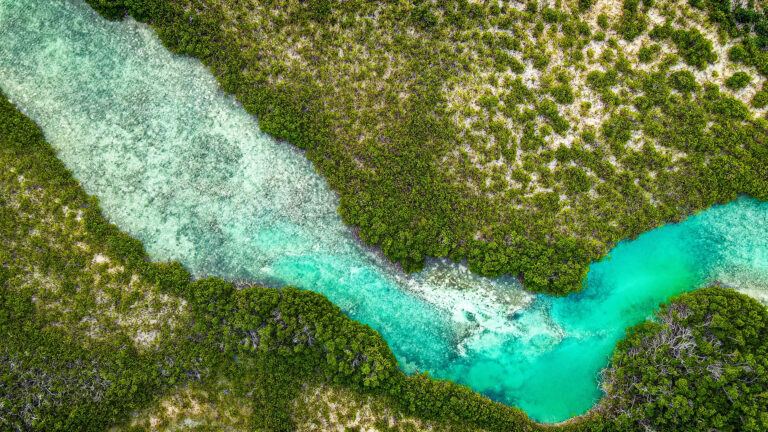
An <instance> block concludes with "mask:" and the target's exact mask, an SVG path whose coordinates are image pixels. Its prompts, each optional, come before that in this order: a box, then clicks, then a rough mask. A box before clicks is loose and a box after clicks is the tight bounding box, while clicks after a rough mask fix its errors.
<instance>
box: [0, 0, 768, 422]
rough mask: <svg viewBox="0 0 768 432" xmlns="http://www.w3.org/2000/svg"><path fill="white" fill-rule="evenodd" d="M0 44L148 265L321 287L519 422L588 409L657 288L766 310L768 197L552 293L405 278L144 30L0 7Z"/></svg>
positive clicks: (453, 273)
mask: <svg viewBox="0 0 768 432" xmlns="http://www.w3.org/2000/svg"><path fill="white" fill-rule="evenodd" d="M0 35H2V36H0V88H2V90H3V91H4V92H5V93H6V95H7V96H8V97H9V99H10V100H11V101H12V102H13V103H14V104H16V105H17V106H18V107H19V108H20V109H21V110H22V111H23V112H24V113H26V114H27V115H28V116H30V117H31V118H32V119H33V120H35V121H36V122H37V123H38V124H39V125H40V126H41V127H42V129H43V131H44V133H45V135H46V138H47V139H48V140H49V142H51V143H52V145H53V146H54V147H55V148H56V149H57V151H58V154H59V157H60V158H61V159H62V160H63V161H64V162H65V163H66V164H67V166H68V167H69V168H70V169H72V170H73V172H74V174H75V176H76V177H77V178H78V179H79V180H80V181H81V183H82V184H83V186H84V188H85V190H86V191H87V192H88V193H89V194H93V195H96V196H98V197H99V198H100V199H101V205H102V208H103V209H104V212H105V214H106V215H107V216H108V217H109V218H110V219H111V220H112V221H113V222H115V223H116V224H117V225H118V226H119V227H120V228H121V229H123V230H126V231H128V232H129V233H130V234H131V235H133V236H135V237H137V238H139V239H141V240H142V241H143V242H144V244H145V246H146V248H147V250H148V251H149V253H150V254H151V255H152V256H153V257H154V258H155V259H157V260H171V259H175V260H179V261H181V262H182V263H183V264H184V265H185V266H186V267H187V268H189V269H190V270H191V271H192V272H193V274H195V275H196V276H206V275H216V276H221V277H225V278H228V279H232V280H243V281H249V282H258V283H262V284H266V285H271V286H283V285H294V286H298V287H301V288H306V289H313V290H316V291H319V292H321V293H323V294H325V295H326V296H328V298H329V299H330V300H332V301H333V302H334V303H336V304H337V305H339V306H340V307H341V308H342V309H343V310H344V311H345V312H346V313H348V314H349V315H350V316H351V317H352V318H354V319H356V320H359V321H362V322H364V323H367V324H369V325H370V326H371V327H373V328H374V329H376V330H378V331H379V332H380V333H381V334H382V335H383V336H384V338H385V339H386V340H387V342H388V343H389V345H390V346H391V347H392V350H393V351H394V352H395V355H396V356H397V358H398V360H399V361H400V364H401V367H402V368H403V369H404V370H406V371H408V372H412V371H414V370H416V369H418V370H429V371H430V373H432V374H433V375H436V376H439V377H442V378H449V379H453V380H455V381H457V382H460V383H463V384H467V385H469V386H471V387H472V388H473V389H474V390H477V391H480V392H482V393H484V394H486V395H488V396H490V397H492V398H494V399H496V400H500V401H502V402H505V403H507V404H510V405H515V406H519V407H520V408H522V409H524V410H525V411H526V412H527V413H528V414H529V415H530V416H531V417H532V418H533V419H536V420H539V421H546V422H553V421H559V420H563V419H566V418H568V417H570V416H571V415H573V414H581V413H583V412H585V411H586V410H588V409H589V408H590V407H591V406H592V405H593V404H594V402H595V401H596V400H597V399H598V398H599V397H600V391H599V389H598V378H599V377H598V373H599V371H600V369H601V368H602V367H604V366H606V365H607V364H608V361H609V355H610V353H611V351H612V350H613V347H614V345H615V343H616V341H617V340H618V339H620V338H621V337H622V336H623V334H624V329H625V328H626V327H627V326H629V325H632V324H636V323H638V322H640V321H642V320H643V319H645V318H647V317H649V316H650V315H651V314H652V313H653V311H654V310H655V309H656V307H657V305H658V303H660V302H663V301H665V300H666V299H667V298H668V297H669V296H672V295H676V294H678V293H680V292H683V291H685V290H690V289H693V288H696V287H699V286H702V285H705V284H707V283H708V282H710V281H713V280H717V281H720V282H721V283H723V284H725V285H728V286H733V287H734V288H736V289H739V290H741V291H743V292H746V293H748V294H750V295H753V296H755V297H756V298H758V299H760V300H761V301H763V302H768V203H761V202H757V201H755V200H751V199H748V198H740V199H739V200H737V201H735V202H733V203H731V204H728V205H725V206H717V207H714V208H712V209H710V210H708V211H706V212H702V213H700V214H699V215H697V216H694V217H691V218H689V219H688V220H686V221H685V222H683V223H681V224H677V225H668V226H664V227H661V228H658V229H656V230H654V231H652V232H649V233H647V234H644V235H642V236H640V237H639V238H638V239H637V240H635V241H632V242H622V243H621V244H619V245H618V246H617V247H616V248H614V250H613V251H612V252H611V254H610V255H609V257H608V258H607V259H605V260H603V261H602V262H599V263H596V264H593V266H592V268H591V271H590V273H589V276H588V278H587V281H586V282H585V283H586V288H585V289H584V291H583V292H581V293H579V294H575V295H571V296H569V297H567V298H564V299H554V298H549V297H546V296H537V295H532V294H530V293H527V292H525V291H524V290H523V289H522V287H521V286H520V284H519V283H517V282H516V281H515V280H514V279H511V278H500V279H485V278H480V277H477V276H474V275H472V274H470V273H469V272H468V271H467V270H466V268H465V267H464V266H460V265H456V264H452V263H447V262H444V261H437V260H436V261H432V262H430V264H429V266H428V268H427V269H426V270H424V271H423V272H421V273H420V274H417V275H412V276H410V277H408V276H406V275H404V274H403V273H402V272H401V271H400V270H399V269H398V268H397V267H396V266H393V265H391V264H389V263H388V262H387V261H386V260H384V259H382V258H381V257H380V256H379V254H377V253H376V252H374V251H372V250H371V249H368V248H365V247H363V246H361V245H360V244H359V242H358V241H357V240H356V239H355V238H354V236H353V235H352V233H351V231H350V230H349V229H348V228H347V227H345V226H344V225H343V224H342V222H341V219H340V217H339V216H338V215H337V214H336V206H337V199H336V197H335V195H334V194H333V193H332V192H331V191H330V190H329V189H328V185H327V183H326V182H325V181H324V180H323V179H322V178H321V177H320V176H318V175H317V174H316V173H315V171H314V170H313V169H312V166H311V164H310V163H309V162H308V161H307V160H306V159H305V158H304V157H303V155H302V154H301V152H299V151H298V150H296V149H295V148H293V147H292V146H290V145H289V144H287V143H282V142H275V141H274V140H273V139H271V138H270V137H269V136H267V135H265V134H263V133H262V132H260V130H259V128H258V124H257V121H256V120H255V119H254V118H253V117H251V116H249V115H248V114H247V113H246V112H245V111H243V110H242V109H241V108H240V107H239V106H238V104H237V103H236V101H234V100H233V99H232V98H230V97H227V96H226V95H224V94H222V93H221V92H219V91H218V89H217V85H216V82H215V80H214V78H213V77H212V76H211V75H210V73H209V72H208V71H207V70H206V69H205V68H204V67H203V66H202V65H200V63H199V62H197V61H196V60H193V59H189V58H182V57H177V56H173V55H171V54H170V53H168V52H167V50H165V49H164V48H163V47H162V45H161V44H160V42H159V41H158V40H157V37H156V36H155V34H154V32H153V31H152V30H151V29H149V28H148V27H147V26H144V25H141V24H138V23H136V22H134V21H131V20H126V21H124V22H119V23H110V22H107V21H105V20H102V19H101V18H100V17H98V15H97V14H96V13H95V12H93V11H92V10H91V9H90V8H89V7H88V6H87V5H85V4H84V3H82V1H76V0H67V1H63V2H62V1H55V0H35V1H33V0H4V1H3V2H2V3H0Z"/></svg>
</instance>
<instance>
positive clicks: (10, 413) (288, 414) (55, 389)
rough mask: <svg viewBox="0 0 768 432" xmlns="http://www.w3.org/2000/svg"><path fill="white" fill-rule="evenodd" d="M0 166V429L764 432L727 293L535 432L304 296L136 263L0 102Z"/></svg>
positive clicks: (139, 252)
mask: <svg viewBox="0 0 768 432" xmlns="http://www.w3.org/2000/svg"><path fill="white" fill-rule="evenodd" d="M0 96H1V95H0ZM0 160H2V164H3V166H6V167H8V168H9V169H7V170H5V171H3V172H2V174H1V175H0V188H1V190H2V193H1V194H0V232H2V236H0V242H2V243H1V246H2V247H1V248H0V260H1V261H2V263H3V265H2V266H0V304H2V308H0V358H1V359H2V362H0V372H1V373H0V427H2V428H3V429H8V430H18V431H24V430H46V431H47V430H51V431H55V430H60V431H72V430H83V431H86V430H94V431H95V430H106V429H108V428H110V427H114V428H117V429H116V430H118V429H125V430H146V429H150V430H152V429H157V428H159V427H163V428H177V429H184V425H185V424H191V425H192V426H195V427H196V426H200V427H199V428H198V429H202V430H205V427H209V428H210V430H221V429H222V428H225V427H226V428H228V429H231V430H295V429H296V428H297V425H301V426H302V427H306V428H312V427H314V428H319V429H322V428H323V427H325V426H328V425H329V424H335V425H342V426H343V425H346V426H344V427H348V428H349V429H347V430H356V429H355V428H359V427H360V422H363V423H365V422H368V423H367V424H368V425H369V426H370V427H372V428H374V429H376V430H382V431H386V430H420V429H425V428H432V429H433V430H489V431H493V430H498V431H509V430H539V429H550V428H552V427H556V428H559V429H562V430H590V431H591V430H603V431H613V430H616V431H618V430H627V429H628V428H634V429H638V430H647V429H643V428H644V427H648V426H651V427H653V428H655V430H676V429H677V428H678V427H679V426H680V425H683V424H684V425H687V426H689V425H691V424H694V425H698V426H697V427H701V430H705V429H707V427H706V425H707V424H710V423H706V422H713V423H711V424H717V425H720V426H721V427H722V428H723V429H733V428H739V429H740V430H763V429H764V428H765V427H766V426H767V425H768V412H767V411H766V409H765V407H766V406H768V405H766V404H765V403H764V399H765V397H766V394H768V379H767V378H766V377H768V374H767V373H766V368H768V337H766V336H768V334H766V333H768V329H767V328H766V325H768V312H767V311H766V309H765V308H764V307H763V306H762V305H760V304H759V303H757V302H756V301H755V300H752V299H750V298H748V297H746V296H744V295H741V294H737V293H735V292H733V291H727V290H724V289H721V288H710V289H706V290H699V291H696V292H694V293H692V294H686V295H683V296H681V297H680V298H679V299H674V300H673V301H672V303H671V305H670V306H666V307H664V308H663V309H662V311H661V312H660V313H659V319H658V320H657V321H656V322H648V323H645V324H643V325H640V326H638V327H636V328H633V329H630V330H629V332H628V336H627V339H626V340H624V341H622V342H620V343H619V345H618V347H617V350H616V353H615V354H614V359H615V360H614V362H613V365H612V366H611V368H610V369H608V370H607V371H606V372H605V376H606V379H605V384H604V385H605V390H606V395H607V396H606V397H605V398H604V399H603V401H602V402H601V403H600V404H599V405H598V406H597V407H596V409H594V410H593V411H591V412H590V413H588V414H586V415H584V416H582V417H579V418H576V419H575V420H573V421H570V422H567V423H565V424H562V425H559V426H543V425H539V424H536V423H534V422H531V421H530V420H529V419H528V418H527V416H526V415H525V414H524V413H523V412H521V411H520V410H518V409H516V408H513V407H508V406H505V405H503V404H500V403H497V402H493V401H491V400H490V399H487V398H486V397H484V396H481V395H479V394H477V393H474V392H472V391H471V390H470V389H469V388H468V387H464V386H460V385H457V384H454V383H453V382H451V381H441V380H436V379H433V378H431V377H430V376H429V375H428V374H426V373H422V374H416V375H410V376H408V375H405V374H404V373H403V372H401V371H400V370H398V369H397V362H396V360H395V359H394V356H393V355H392V353H391V351H390V350H389V348H388V346H387V344H386V342H385V341H384V340H383V339H382V338H381V336H380V335H379V334H378V333H377V332H376V331H374V330H372V329H371V328H369V327H368V326H366V325H363V324H360V323H358V322H355V321H352V320H350V319H349V318H348V317H347V316H346V315H343V314H342V313H341V311H340V310H339V308H338V307H336V306H334V305H333V304H331V303H330V302H329V301H328V300H327V299H325V298H324V297H323V296H322V295H320V294H317V293H314V292H312V291H304V290H297V289H295V288H290V287H286V288H282V289H275V288H263V287H257V286H249V287H240V288H239V289H238V288H236V287H235V286H234V285H233V284H231V283H229V282H226V281H223V280H221V279H217V278H205V279H198V280H193V279H192V278H191V277H190V274H189V273H188V272H187V271H186V270H185V269H184V268H183V267H182V266H181V265H180V264H179V263H177V262H172V263H154V262H151V261H149V257H148V256H147V254H146V253H145V251H144V249H143V247H142V245H141V243H140V242H139V241H137V240H135V239H132V238H131V237H129V236H127V235H126V234H124V233H121V232H120V231H119V230H118V229H117V228H116V227H115V226H114V225H112V224H110V223H108V222H107V221H106V220H105V219H104V218H103V216H102V215H101V212H100V210H99V206H98V202H97V200H96V199H95V198H93V197H88V196H87V195H86V194H85V193H84V192H83V191H82V189H81V188H80V186H79V184H78V182H77V181H76V180H75V179H74V178H73V177H72V174H71V172H70V171H68V170H67V169H66V168H65V167H64V165H63V163H62V162H60V161H59V160H58V159H57V158H56V156H55V152H54V151H53V150H52V149H51V147H50V146H49V145H48V144H47V143H46V142H45V141H44V139H43V136H42V133H41V131H40V130H39V129H38V128H37V126H36V125H35V124H34V123H33V122H32V121H30V120H29V119H28V118H26V117H25V116H24V115H22V114H21V113H20V112H19V111H17V110H16V109H15V107H13V105H11V104H10V102H8V101H7V100H6V99H5V98H4V97H2V98H0ZM638 383H642V385H638ZM313 394H314V395H315V397H317V395H318V394H319V395H320V399H319V400H318V399H314V398H313V397H312V395H313ZM334 401H336V402H334ZM339 402H342V403H344V406H345V408H344V409H342V408H340V407H339V406H338V405H336V404H338V403H339ZM175 403H177V404H175ZM670 404H672V405H670ZM672 408H674V409H672ZM331 409H332V410H333V411H330V410H331ZM354 410H358V411H354ZM331 412H332V413H333V414H331ZM361 412H363V414H362V417H361V414H360V413H361ZM180 413H181V414H180ZM181 415H184V416H185V417H184V419H185V420H189V422H191V423H184V422H183V421H181V419H179V417H180V416H181ZM317 419H324V420H322V421H323V422H325V423H319V424H318V423H317V421H320V420H317ZM313 420H314V422H313ZM339 427H341V426H339Z"/></svg>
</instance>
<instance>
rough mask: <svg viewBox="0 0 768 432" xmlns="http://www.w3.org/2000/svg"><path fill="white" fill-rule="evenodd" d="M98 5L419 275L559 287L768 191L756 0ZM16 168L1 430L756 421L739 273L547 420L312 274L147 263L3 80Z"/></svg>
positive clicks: (2, 322)
mask: <svg viewBox="0 0 768 432" xmlns="http://www.w3.org/2000/svg"><path fill="white" fill-rule="evenodd" d="M87 2H88V3H89V4H90V5H91V6H92V7H94V9H96V10H97V11H98V12H99V13H101V14H102V15H104V16H105V17H107V18H110V19H121V18H124V17H127V16H131V17H133V18H134V19H136V20H139V21H143V22H148V23H150V24H151V25H152V26H153V27H154V28H155V29H156V30H157V32H158V34H159V36H160V37H161V39H162V40H163V42H164V43H165V44H166V46H167V47H168V48H169V49H171V50H172V51H174V52H175V53H180V54H185V55H191V56H194V57H197V58H199V59H201V60H202V62H203V63H204V64H205V65H206V66H207V67H209V68H210V70H211V71H212V72H213V74H214V75H215V76H216V77H217V79H218V80H219V83H220V85H221V88H222V89H223V90H224V91H226V92H228V93H231V94H233V95H235V97H236V98H237V99H238V100H239V101H240V103H242V105H243V107H244V108H245V109H246V110H247V111H248V112H250V113H252V114H255V115H256V116H257V117H258V121H259V125H260V127H261V128H262V129H263V130H264V131H266V132H268V133H269V134H271V135H273V136H275V137H277V138H280V139H283V140H286V141H287V142H288V143H290V144H292V145H296V146H297V147H299V148H301V149H303V150H305V151H306V155H307V157H308V158H309V159H310V160H311V161H312V162H313V163H314V166H315V168H316V169H317V171H318V172H319V173H321V174H322V175H323V176H325V178H327V179H328V181H329V183H330V185H331V187H332V188H333V189H334V190H335V191H336V192H338V194H339V195H340V201H339V213H340V214H341V216H342V218H343V220H344V222H345V223H347V224H349V225H351V226H355V227H357V228H358V229H359V235H360V238H361V239H362V240H363V241H364V242H366V243H368V244H370V245H376V246H377V247H379V248H380V249H381V251H383V253H384V254H385V255H386V256H387V257H388V258H389V259H391V260H392V261H396V262H398V263H400V264H401V265H402V267H403V268H404V269H405V270H406V271H409V272H413V271H418V270H420V269H421V268H423V266H424V265H425V260H426V258H427V257H448V258H450V259H451V260H454V261H457V262H459V261H464V260H466V261H467V262H468V265H469V268H470V269H471V270H472V271H473V272H475V273H478V274H481V275H484V276H500V275H504V274H512V275H515V276H518V277H519V278H520V279H521V281H522V282H523V283H524V284H525V287H526V288H528V289H530V290H532V291H535V292H542V293H547V294H552V295H567V294H571V293H574V292H576V291H579V290H581V288H582V286H583V284H584V280H585V275H586V273H587V270H588V266H589V264H590V263H591V262H594V261H597V260H599V259H601V258H602V257H603V256H605V254H606V253H607V252H608V250H609V249H610V248H611V247H612V246H613V245H615V244H616V242H618V241H619V240H621V239H624V238H632V237H635V236H637V235H639V234H641V233H643V232H645V231H647V230H649V229H652V228H655V227H657V226H660V225H662V224H664V223H667V222H673V221H680V220H682V219H683V218H685V217H686V216H688V215H690V214H692V213H694V212H696V211H698V210H701V209H704V208H707V207H709V206H711V205H713V204H716V203H725V202H728V201H732V200H733V199H735V198H736V197H737V196H738V195H740V194H748V195H751V196H753V197H755V198H758V199H761V200H768V114H766V113H767V112H768V110H766V107H768V16H767V15H766V11H765V10H764V8H763V6H761V5H757V6H756V5H754V3H753V2H748V3H747V4H742V3H740V2H733V3H731V2H730V1H729V0H690V1H688V2H683V1H681V0H643V1H639V0H623V1H622V2H608V1H598V0H571V1H562V0H555V1H552V2H543V1H539V2H536V1H528V2H526V3H522V2H496V1H488V0H486V1H467V0H450V1H438V0H410V1H382V2H373V1H364V0H346V1H342V0H317V1H315V0H312V1H300V0H262V1H255V0H218V1H208V0H206V1H203V0H171V1H168V0H87ZM0 168H2V169H0V429H2V430H11V431H26V430H41V431H49V430H50V431H91V430H93V431H102V430H116V431H117V430H125V431H139V430H183V429H192V430H268V431H272V430H275V431H283V430H327V429H329V428H332V427H333V428H338V429H341V430H349V431H354V430H362V429H371V430H378V431H411V430H453V431H470V430H487V431H535V430H545V429H546V430H563V431H605V432H610V431H626V430H633V431H634V430H637V431H648V430H656V431H675V430H702V431H703V430H713V429H716V430H739V431H764V430H767V429H768V310H767V309H766V308H765V306H764V305H762V304H760V303H759V302H758V301H756V300H754V299H752V298H750V297H748V296H746V295H743V294H740V293H738V292H736V291H733V290H730V289H726V288H722V287H718V286H712V287H707V288H703V289H699V290H695V291H692V292H690V293H686V294H682V295H680V296H679V297H676V298H673V299H671V300H669V302H667V303H665V304H663V305H661V310H659V311H658V312H657V313H656V314H655V316H654V317H652V318H650V319H649V320H648V321H647V322H644V323H642V324H639V325H637V326H634V327H631V328H629V329H627V332H626V337H625V339H623V340H622V341H620V342H619V343H618V345H617V346H616V349H615V351H614V353H613V355H612V360H611V364H610V365H609V366H608V367H607V368H605V369H604V370H603V371H602V373H601V379H602V389H603V391H604V396H603V397H602V399H600V401H598V402H597V404H596V406H595V407H594V409H592V410H590V411H589V412H588V413H586V414H584V415H582V416H579V417H574V418H572V419H570V420H569V421H566V422H563V423H559V424H552V425H542V424H539V423H536V422H534V421H531V420H530V419H529V418H528V416H527V415H526V414H525V413H524V412H523V411H522V410H520V409H518V408H515V407H510V406H507V405H504V404H501V403H498V402H494V401H492V400H491V399H489V398H487V397H485V396H482V395H480V394H479V393H476V392H473V391H472V390H470V389H469V387H465V386H461V385H458V384H456V383H454V382H452V381H448V380H438V379H435V378H433V377H431V376H430V375H429V374H428V373H426V372H424V373H416V374H413V375H406V374H405V373H403V371H401V370H400V369H399V368H398V362H397V360H396V359H395V356H394V355H393V353H392V351H391V350H390V348H389V346H388V345H387V342H386V341H385V340H384V339H383V338H382V337H381V335H380V334H379V333H378V332H377V331H375V330H374V329H372V328H370V327H369V326H367V325H365V324H361V323H359V322H357V321H354V320H352V319H350V318H349V317H348V316H347V315H345V314H343V313H342V311H341V309H340V308H339V307H338V306H336V305H334V304H333V303H331V302H330V301H328V299H326V298H325V297H324V296H323V295H321V294H319V293H316V292H313V291H309V290H300V289H297V288H293V287H283V288H267V287H262V286H256V285H251V284H248V283H239V284H237V285H235V284H234V283H232V282H229V281H225V280H223V279H220V278H215V277H207V278H200V279H195V278H193V277H192V276H191V274H190V273H189V272H188V271H187V270H186V269H185V268H184V267H183V266H182V265H181V264H180V263H178V262H168V263H158V262H152V261H151V260H150V257H149V256H148V254H147V253H146V251H145V250H144V247H143V245H142V243H141V241H139V240H137V239H135V238H132V237H130V236H128V235H127V234H126V233H123V232H121V231H120V230H119V229H118V228H117V227H116V226H115V225H113V224H111V223H109V221H108V220H107V219H106V218H105V217H104V216H103V215H102V213H101V210H100V208H99V203H98V199H97V198H96V197H93V196H88V195H87V194H86V193H85V192H84V191H83V189H82V188H81V186H80V184H79V183H78V181H77V180H76V179H74V178H73V176H72V173H71V172H70V171H69V170H68V169H67V168H66V167H65V165H64V164H63V163H62V162H61V161H60V160H59V159H57V158H56V152H55V150H54V149H53V148H52V147H51V146H50V145H49V144H48V143H47V142H46V141H45V139H44V137H43V134H42V132H41V130H40V129H39V128H38V127H37V126H36V125H35V124H34V122H32V121H31V120H30V119H29V118H27V117H26V116H24V115H23V114H22V113H21V112H20V111H18V110H17V109H16V108H15V107H14V106H13V105H12V104H11V103H10V102H9V101H8V100H7V99H6V98H5V96H3V95H2V94H1V93H0ZM588 312H591V311H588ZM595 313H599V311H597V312H595Z"/></svg>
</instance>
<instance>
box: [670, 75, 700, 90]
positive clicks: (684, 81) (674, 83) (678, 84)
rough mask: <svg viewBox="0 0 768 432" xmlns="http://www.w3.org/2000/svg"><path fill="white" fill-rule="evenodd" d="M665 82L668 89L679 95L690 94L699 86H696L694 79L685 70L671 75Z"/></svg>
mask: <svg viewBox="0 0 768 432" xmlns="http://www.w3.org/2000/svg"><path fill="white" fill-rule="evenodd" d="M667 82H668V83H669V86H670V87H672V88H673V89H675V90H677V91H679V92H681V93H688V92H692V91H695V90H696V89H698V88H699V85H698V84H696V77H695V76H694V75H693V74H692V73H691V72H690V71H687V70H680V71H676V72H673V73H671V74H670V75H669V79H668V80H667Z"/></svg>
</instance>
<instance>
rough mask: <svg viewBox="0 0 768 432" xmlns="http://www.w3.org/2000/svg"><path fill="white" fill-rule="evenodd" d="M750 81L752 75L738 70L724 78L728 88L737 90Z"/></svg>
mask: <svg viewBox="0 0 768 432" xmlns="http://www.w3.org/2000/svg"><path fill="white" fill-rule="evenodd" d="M750 81H752V77H751V76H749V74H748V73H746V72H742V71H739V72H736V73H734V74H733V75H731V76H730V77H728V79H726V80H725V86H726V87H728V88H729V89H733V90H738V89H742V88H744V87H746V86H748V85H749V83H750Z"/></svg>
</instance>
